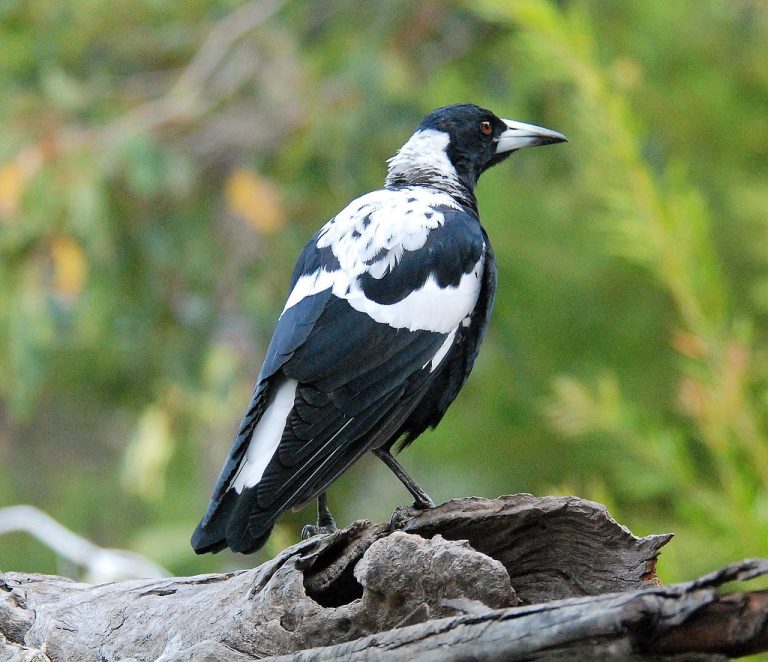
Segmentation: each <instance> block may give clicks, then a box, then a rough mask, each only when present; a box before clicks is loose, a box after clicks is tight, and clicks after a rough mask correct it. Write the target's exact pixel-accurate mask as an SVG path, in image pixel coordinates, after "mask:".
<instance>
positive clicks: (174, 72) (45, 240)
mask: <svg viewBox="0 0 768 662" xmlns="http://www.w3.org/2000/svg"><path fill="white" fill-rule="evenodd" d="M87 4H88V7H87V9H88V11H84V5H83V4H82V1H81V0H60V2H57V3H54V4H51V3H50V2H47V1H46V0H30V1H29V2H23V3H22V2H16V3H10V4H8V3H6V4H5V5H3V6H2V7H0V90H1V91H2V94H0V112H2V116H3V119H4V121H3V123H2V124H0V459H1V460H2V462H0V503H3V504H4V503H8V504H10V503H18V502H30V503H33V504H35V505H37V506H39V507H41V508H43V509H45V510H46V511H47V512H50V513H51V514H52V515H53V516H55V517H56V518H57V519H59V520H61V521H62V522H63V523H64V524H66V525H68V526H70V527H71V528H72V529H74V530H77V531H78V532H79V533H82V534H84V535H87V536H88V537H89V538H93V539H94V540H95V541H96V542H98V543H99V544H102V545H105V546H109V547H131V548H133V549H135V550H137V551H141V552H142V553H145V554H148V555H154V556H155V558H156V559H157V560H159V561H161V562H162V563H164V564H166V565H168V566H170V567H171V568H172V569H173V570H174V571H175V572H179V573H193V572H201V571H204V570H212V569H221V568H229V567H235V566H237V565H238V564H244V563H246V564H252V563H254V562H256V561H255V560H251V559H242V558H237V557H233V556H232V555H226V554H221V555H218V556H216V557H205V558H195V557H194V556H193V555H192V554H191V552H190V551H189V549H188V548H187V547H186V545H187V537H188V535H189V533H190V532H191V530H192V528H193V527H194V525H195V523H196V521H197V519H198V518H199V516H200V515H201V514H202V512H203V509H204V506H205V501H206V498H207V496H208V494H209V492H210V488H211V487H212V485H213V483H214V481H215V479H216V476H217V474H218V471H219V469H220V467H221V463H222V461H223V459H224V457H225V454H226V452H227V450H228V447H229V445H230V443H231V439H232V437H233V434H234V431H235V429H236V426H237V423H238V420H239V416H240V415H241V414H242V411H243V408H244V406H245V404H246V402H247V399H248V396H249V394H250V389H251V388H252V386H253V380H254V379H255V376H256V374H257V373H258V369H259V365H260V359H261V357H262V355H263V352H264V350H265V348H266V344H267V342H268V338H269V333H270V331H271V329H272V326H273V324H274V320H275V318H276V316H277V315H278V314H279V311H280V308H281V306H282V303H283V298H284V296H285V291H286V288H287V284H288V280H289V277H290V273H291V269H292V266H293V261H294V259H295V257H296V255H297V253H298V251H299V250H300V247H301V246H302V245H303V244H304V243H305V242H306V240H307V238H308V237H309V236H311V234H312V233H313V232H315V231H316V230H317V228H318V227H319V226H320V225H321V224H322V223H323V222H324V221H325V220H326V219H327V218H329V217H330V216H331V215H333V214H334V213H336V212H337V211H338V210H339V209H340V208H342V207H343V206H344V205H345V204H346V203H347V202H348V201H349V200H350V199H351V198H353V197H354V196H356V195H359V194H361V193H363V192H365V191H368V190H371V189H372V188H375V187H378V186H380V185H381V183H382V181H383V178H384V172H385V159H386V158H387V157H389V156H390V155H391V154H392V153H393V152H394V151H395V149H396V148H397V147H398V146H399V145H401V144H402V143H403V141H404V140H405V139H407V137H408V136H409V135H410V133H411V132H412V130H413V128H414V127H415V126H416V124H417V123H418V121H419V118H420V117H421V116H422V115H423V114H424V113H425V112H427V111H429V110H431V109H432V108H434V107H437V106H440V105H443V104H446V103H451V102H461V101H474V102H477V103H480V104H481V105H484V106H487V107H490V108H492V109H494V110H495V111H497V112H498V113H499V114H500V115H502V116H505V117H514V118H518V119H521V120H526V121H532V122H535V123H538V124H542V125H545V126H551V127H553V128H555V129H558V130H562V131H563V132H564V133H565V134H566V135H568V137H569V139H570V142H569V143H568V144H567V145H562V146H558V147H553V148H547V149H545V150H532V151H531V152H532V153H523V154H520V155H518V156H516V157H515V158H514V159H512V160H511V161H510V164H509V165H507V164H504V165H502V166H500V167H498V168H494V169H493V170H492V171H490V172H489V173H487V174H486V175H484V177H483V181H481V182H480V186H479V187H478V197H479V200H480V209H481V212H482V217H483V222H484V225H485V226H486V228H487V229H488V232H489V235H490V237H491V240H492V241H493V244H494V247H495V250H496V255H497V260H498V263H499V270H500V284H499V291H498V295H497V303H496V310H495V313H494V318H493V321H492V324H491V329H490V333H489V337H488V340H487V341H486V344H485V346H484V348H483V351H482V352H481V353H480V356H479V358H478V362H477V365H476V368H475V371H474V373H473V377H472V379H470V381H469V383H468V384H467V386H466V388H465V390H464V391H463V393H462V394H461V396H460V397H459V398H458V400H457V402H456V403H455V405H454V406H453V407H452V408H451V410H450V411H449V412H448V414H447V416H446V418H445V420H444V422H443V423H442V424H441V425H440V427H439V428H438V430H437V431H436V432H434V433H430V434H426V435H424V437H423V438H422V439H420V440H419V442H418V443H416V444H414V446H413V447H412V448H410V449H409V450H408V453H407V456H406V457H405V459H404V462H405V463H406V464H407V465H408V466H409V468H411V469H412V470H413V473H414V475H416V476H418V477H419V479H420V480H421V481H422V482H423V483H424V485H425V486H427V487H429V489H430V491H431V492H432V494H433V496H435V497H436V498H438V499H447V498H451V497H455V496H461V495H464V494H467V493H474V494H483V495H487V496H494V495H496V494H498V493H501V492H513V491H533V492H538V493H543V492H546V491H549V490H553V489H554V490H567V491H575V492H578V493H580V494H581V495H582V496H586V497H592V498H595V499H598V500H600V501H603V502H605V503H607V504H608V505H609V507H610V508H611V509H612V510H613V512H614V514H615V515H616V516H617V517H618V518H619V519H620V520H621V521H623V522H625V523H626V524H627V525H629V526H630V527H631V528H632V529H633V530H636V532H638V533H640V534H644V533H650V532H661V531H665V530H674V531H676V532H677V533H678V536H677V538H676V539H675V541H674V542H673V543H672V544H671V545H670V546H668V548H667V550H666V551H665V553H664V555H663V558H662V562H661V565H660V571H661V573H662V575H663V576H664V577H665V579H668V580H675V579H683V578H685V577H690V576H692V575H694V574H697V573H702V572H706V571H708V570H710V569H711V568H712V567H713V566H715V565H717V564H721V563H724V562H727V561H730V560H733V559H734V558H736V557H740V556H745V555H750V556H761V555H762V556H765V555H768V547H767V546H766V545H767V543H766V541H768V505H767V504H768V438H767V436H768V431H767V430H768V427H767V426H768V353H766V349H765V348H766V339H767V338H768V333H766V332H767V331H768V314H767V313H768V294H767V293H768V285H766V283H768V251H767V250H766V248H765V246H766V241H765V237H766V235H767V234H768V217H766V214H765V209H766V208H768V187H767V186H766V184H765V181H764V179H765V177H764V173H765V172H766V170H767V169H768V138H767V137H768V130H767V129H766V126H768V125H767V124H766V122H767V120H766V118H768V77H767V76H766V68H765V66H763V65H764V62H765V43H766V41H768V10H766V8H765V7H764V6H763V5H762V4H761V3H754V2H726V1H725V0H706V1H705V2H694V0H683V1H681V2H678V3H669V2H666V1H664V0H649V1H648V2H644V3H626V2H624V3H622V2H619V3H602V4H596V3H589V2H584V1H582V0H567V1H565V2H554V1H551V0H518V1H516V2H505V1H501V0H475V1H473V2H467V1H466V0H451V1H449V2H438V1H437V0H428V1H427V2H422V3H418V4H416V3H408V2H400V1H397V2H391V3H378V2H374V1H373V0H366V1H364V2H361V3H355V4H350V3H339V2H336V1H333V0H328V1H325V0H323V1H320V2H315V3H291V2H280V1H277V0H273V1H271V2H270V1H258V0H254V1H251V2H243V3H237V2H234V3H233V2H232V1H231V0H193V1H191V2H187V3H183V4H176V5H171V4H168V3H157V2H149V3H148V2H143V1H136V2H129V3H126V4H124V5H120V6H119V7H118V8H114V7H111V6H110V7H106V5H105V6H104V7H102V6H101V5H100V4H99V3H87ZM116 11H117V14H115V12H116ZM691 17H695V19H696V20H690V18H691ZM117 26H119V29H118V27H117ZM330 495H331V496H330V498H331V503H332V505H333V507H334V509H335V511H334V512H335V514H336V515H337V519H338V520H339V521H340V522H346V521H349V520H351V519H354V518H358V517H369V518H375V517H379V518H386V517H389V514H390V512H391V510H392V509H393V508H394V506H396V505H398V504H399V503H401V502H402V501H403V500H404V499H405V495H404V494H403V493H402V491H401V489H400V487H399V486H398V485H397V483H396V481H394V480H391V479H390V478H389V477H387V476H386V475H385V474H384V472H383V470H382V469H381V467H380V466H378V463H375V462H370V463H368V462H366V461H365V460H362V461H361V462H360V463H358V464H357V465H356V466H355V467H353V469H352V470H351V471H350V473H349V475H347V476H345V477H344V478H342V479H341V480H340V481H339V482H338V483H337V484H336V485H335V486H334V487H333V488H332V490H331V492H330ZM313 516H314V515H313V513H312V512H311V509H309V508H308V509H307V510H306V511H304V512H302V513H298V514H286V515H285V516H284V517H283V518H281V520H280V522H279V523H278V526H277V528H276V530H275V534H274V535H273V536H272V538H271V540H270V542H269V544H268V546H267V548H266V550H265V551H264V552H262V554H273V553H276V552H277V551H279V549H280V548H281V547H283V546H284V545H286V544H288V543H289V542H290V541H292V540H294V539H295V537H296V535H297V533H298V530H299V529H300V526H301V524H303V523H304V522H305V521H306V520H307V519H311V518H312V517H313ZM116 522H119V523H120V524H119V526H117V525H116ZM3 545H4V541H3V540H2V539H0V557H2V559H3V564H4V566H7V567H14V568H16V569H29V570H47V571H54V570H55V568H54V567H53V566H51V565H48V566H46V565H45V563H50V561H49V560H46V559H42V560H41V561H40V562H39V564H37V565H33V566H31V567H26V566H25V565H24V564H25V563H27V562H28V561H29V563H30V564H32V559H38V558H40V555H39V554H38V553H36V552H35V548H33V547H32V546H31V544H30V545H27V546H24V545H19V546H17V547H14V548H13V549H6V548H4V547H3ZM185 550H186V551H185Z"/></svg>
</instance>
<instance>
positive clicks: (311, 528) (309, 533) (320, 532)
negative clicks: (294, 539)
mask: <svg viewBox="0 0 768 662" xmlns="http://www.w3.org/2000/svg"><path fill="white" fill-rule="evenodd" d="M338 530H339V527H338V526H336V522H334V521H331V522H330V524H324V525H321V524H320V523H319V522H318V523H317V524H305V525H304V528H303V529H302V530H301V539H302V540H307V539H308V538H314V537H315V536H325V535H328V534H329V533H334V532H336V531H338Z"/></svg>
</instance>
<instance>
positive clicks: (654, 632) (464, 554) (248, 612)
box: [0, 494, 768, 662]
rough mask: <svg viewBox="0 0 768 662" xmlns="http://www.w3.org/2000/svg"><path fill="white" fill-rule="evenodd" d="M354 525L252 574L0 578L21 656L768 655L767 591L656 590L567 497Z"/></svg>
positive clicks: (754, 569) (4, 629)
mask: <svg viewBox="0 0 768 662" xmlns="http://www.w3.org/2000/svg"><path fill="white" fill-rule="evenodd" d="M410 515H412V514H411V513H407V512H402V513H400V517H398V518H396V519H397V521H398V528H399V530H395V531H393V530H391V528H390V525H388V524H372V523H370V522H356V523H355V524H353V525H352V526H350V527H349V528H347V529H344V530H342V531H339V532H337V533H335V534H333V535H330V536H324V537H318V538H313V539H310V540H306V541H303V542H301V543H298V544H297V545H294V546H292V547H290V548H288V549H286V550H285V551H283V552H282V553H281V554H279V555H278V556H277V557H275V558H274V559H272V560H271V561H268V562H267V563H264V564H263V565H261V566H259V567H258V568H254V569H252V570H247V571H241V572H235V573H228V574H221V575H200V576H197V577H179V578H171V579H162V580H133V581H127V582H119V583H112V584H102V585H99V586H91V585H86V584H78V583H75V582H72V581H69V580H67V579H64V578H61V577H51V576H42V575H22V574H17V573H6V574H0V658H2V659H5V658H3V657H2V656H3V654H5V657H6V658H8V659H12V660H24V661H28V660H35V661H36V662H37V661H38V660H39V661H45V660H53V661H57V660H71V659H77V660H84V661H87V660H107V661H112V660H123V661H136V662H144V661H147V660H156V659H160V660H164V661H170V660H175V661H181V660H190V661H191V660H235V661H237V660H252V659H256V658H259V657H268V656H279V655H283V656H286V655H287V656H288V657H284V658H281V659H295V660H331V659H340V658H341V659H347V658H350V659H393V660H394V659H408V658H411V659H412V658H419V659H441V660H442V659H456V660H459V659H468V658H472V659H488V660H491V659H515V658H523V657H524V658H525V659H579V658H581V659H600V657H610V656H615V655H617V654H618V655H621V656H623V657H627V658H629V659H631V658H632V656H634V657H636V658H637V659H667V657H665V656H679V655H688V654H692V653H702V654H706V655H707V657H705V658H693V657H690V655H688V657H685V658H682V657H675V659H717V658H716V657H712V655H715V654H725V655H738V654H744V653H747V652H753V651H756V650H762V649H766V648H768V636H767V635H766V632H768V629H767V627H766V622H768V610H767V609H766V607H767V605H768V593H766V592H759V591H757V592H752V593H740V594H735V595H731V596H725V597H721V596H720V595H719V594H718V592H717V591H716V587H717V586H718V585H719V584H720V583H722V582H724V581H731V580H733V579H735V578H739V579H749V578H751V577H753V576H756V575H758V574H761V573H764V572H766V571H768V562H754V561H753V562H743V563H742V564H737V565H735V566H732V567H729V568H726V569H724V570H723V571H721V572H720V573H715V574H713V575H711V576H709V577H706V578H702V579H701V580H698V581H697V582H691V583H688V584H683V585H678V586H671V587H662V586H660V584H659V582H658V580H657V578H656V575H655V572H654V570H655V562H656V558H657V556H658V554H659V549H660V548H661V547H662V546H663V545H664V544H665V543H666V542H667V541H668V540H669V538H670V537H671V536H670V535H668V534H667V535H659V536H648V537H646V538H637V537H635V536H633V535H632V534H631V533H630V532H629V530H627V529H626V528H624V527H622V526H620V525H618V524H617V523H616V522H615V521H614V520H613V519H612V518H611V517H610V516H609V515H608V513H607V512H606V510H605V508H604V507H603V506H600V505H599V504H595V503H592V502H589V501H584V500H581V499H577V498H573V497H565V498H555V497H544V498H535V497H532V496H530V495H526V494H522V495H513V496H507V497H501V498H499V499H496V500H486V499H475V498H469V499H460V500H456V501H451V502H449V503H446V504H443V505H442V506H439V507H437V508H435V509H434V510H430V511H426V512H421V513H416V514H413V516H412V517H411V516H410Z"/></svg>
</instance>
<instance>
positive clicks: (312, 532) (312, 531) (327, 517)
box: [301, 492, 338, 540]
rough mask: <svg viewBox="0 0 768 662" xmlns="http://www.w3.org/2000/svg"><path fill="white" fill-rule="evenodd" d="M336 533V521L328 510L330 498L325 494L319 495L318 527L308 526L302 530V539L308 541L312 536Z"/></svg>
mask: <svg viewBox="0 0 768 662" xmlns="http://www.w3.org/2000/svg"><path fill="white" fill-rule="evenodd" d="M334 531H338V527H337V526H336V520H335V519H333V515H331V511H330V510H328V497H326V496H325V492H321V493H320V494H318V495H317V525H316V526H315V525H313V524H307V525H306V526H305V527H304V528H303V529H302V530H301V539H302V540H306V539H307V538H311V537H312V536H317V535H320V534H322V533H333V532H334Z"/></svg>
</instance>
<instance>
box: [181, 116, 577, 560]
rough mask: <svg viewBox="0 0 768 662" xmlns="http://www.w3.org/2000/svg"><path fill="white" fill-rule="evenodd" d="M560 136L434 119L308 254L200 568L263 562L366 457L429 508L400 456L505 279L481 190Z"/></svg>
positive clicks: (444, 399) (457, 385) (488, 122)
mask: <svg viewBox="0 0 768 662" xmlns="http://www.w3.org/2000/svg"><path fill="white" fill-rule="evenodd" d="M565 140H566V138H565V136H563V135H562V134H561V133H558V132H556V131H551V130H549V129H544V128H542V127H539V126H534V125H532V124H525V123H523V122H515V121H511V120H503V119H499V118H498V117H496V115H494V114H493V113H492V112H490V111H488V110H485V109H483V108H479V107H478V106H475V105H471V104H461V105H453V106H446V107H444V108H439V109H438V110H435V111H434V112H432V113H430V114H429V115H427V116H426V117H425V118H424V120H423V121H422V122H421V124H420V125H419V127H418V129H417V130H416V132H415V133H414V134H413V136H411V138H410V139H409V140H408V142H406V143H405V145H403V146H402V147H401V148H400V150H399V151H398V152H397V154H396V155H395V156H394V157H392V158H391V159H390V160H389V170H388V174H387V179H386V183H385V186H384V188H383V189H381V190H378V191H373V192H372V193H368V194H366V195H364V196H362V197H360V198H358V199H357V200H354V201H353V202H351V203H350V204H349V205H348V206H347V207H346V208H345V209H343V210H342V211H341V212H339V213H338V214H337V215H336V216H335V217H334V218H332V219H331V220H330V221H328V222H327V223H326V224H325V225H324V226H323V227H322V228H321V229H320V231H319V232H318V233H317V234H315V236H314V237H312V239H310V241H309V243H308V244H307V245H306V246H305V247H304V250H303V251H302V252H301V255H300V256H299V259H298V262H297V264H296V267H295V269H294V271H293V277H292V278H291V285H290V293H289V295H288V300H287V301H286V304H285V307H284V308H283V312H282V314H281V315H280V318H279V321H278V323H277V328H276V329H275V332H274V335H273V337H272V340H271V342H270V345H269V348H268V350H267V355H266V358H265V359H264V365H263V366H262V368H261V372H260V373H259V377H258V380H257V382H256V387H255V389H254V392H253V396H252V398H251V401H250V403H249V405H248V408H247V410H246V413H245V417H244V418H243V420H242V422H241V423H240V428H239V430H238V432H237V437H236V438H235V441H234V444H233V446H232V450H231V451H230V454H229V457H228V458H227V461H226V463H225V465H224V468H223V470H222V472H221V475H220V476H219V479H218V482H217V483H216V486H215V488H214V491H213V496H212V498H211V501H210V504H209V506H208V510H207V512H206V514H205V516H204V517H203V519H202V521H201V522H200V524H199V525H198V527H197V529H196V530H195V532H194V534H193V536H192V547H193V548H194V549H195V551H196V552H197V553H198V554H202V553H205V552H216V551H219V550H222V549H224V548H225V547H230V548H231V549H232V550H233V551H236V552H243V553H248V552H253V551H255V550H257V549H258V548H259V547H261V546H262V545H263V544H264V543H265V542H266V540H267V538H268V537H269V534H270V532H271V530H272V527H273V526H274V524H275V521H276V520H277V518H278V517H279V516H280V514H281V513H283V512H284V511H286V510H288V509H289V508H294V509H297V508H299V507H301V506H303V505H304V504H306V503H308V502H310V501H311V500H312V499H314V498H317V499H318V523H317V527H307V528H309V529H310V530H311V532H327V531H331V530H333V529H335V522H334V521H333V518H332V517H331V514H330V512H329V511H328V507H327V504H326V499H325V491H326V490H327V489H328V486H329V485H330V484H331V483H332V482H333V481H334V480H336V479H337V478H338V477H339V476H341V474H342V473H344V471H346V470H347V469H348V468H349V466H350V465H351V464H352V463H353V462H355V460H357V459H358V458H360V457H361V456H362V455H363V454H365V453H366V452H368V451H371V452H373V453H374V454H375V455H377V456H378V457H379V458H381V459H382V460H383V461H384V463H385V464H386V465H387V466H388V467H389V468H390V469H391V470H392V471H393V472H394V473H395V475H396V476H397V477H398V478H399V479H400V480H401V481H402V482H403V484H404V485H405V487H406V488H408V490H409V491H410V492H411V494H412V495H413V497H414V499H415V502H414V507H415V508H429V507H432V506H433V505H434V504H433V502H432V499H430V497H429V495H428V494H427V493H426V492H424V490H422V489H421V488H420V487H419V486H418V485H417V484H416V483H415V482H414V481H413V479H411V478H410V477H409V476H408V474H407V473H406V472H405V470H404V469H403V468H402V466H401V465H400V464H399V462H398V461H397V460H396V459H395V458H394V457H393V456H392V454H391V451H392V447H393V445H394V444H395V443H396V442H398V441H399V442H400V444H401V448H402V447H405V446H407V445H408V444H410V443H411V442H412V441H413V440H414V439H416V437H418V436H419V435H420V434H421V433H422V432H423V431H424V430H426V429H427V428H428V427H434V426H436V425H437V424H438V423H439V422H440V419H442V417H443V415H444V414H445V411H446V409H447V408H448V406H449V405H450V404H451V402H453V400H454V398H455V397H456V395H457V394H458V392H459V390H460V389H461V387H462V385H463V384H464V382H465V381H466V379H467V377H468V375H469V372H470V370H471V369H472V365H473V363H474V361H475V357H476V356H477V352H478V349H479V347H480V343H481V342H482V340H483V337H484V336H485V332H486V329H487V328H488V321H489V317H490V314H491V308H492V307H493V299H494V290H495V287H496V265H495V262H494V256H493V250H492V249H491V244H490V242H489V241H488V236H487V235H486V233H485V230H484V229H483V227H482V226H481V225H480V218H479V216H478V210H477V199H476V198H475V194H474V188H475V185H476V184H477V180H478V177H480V175H481V174H482V173H483V172H484V171H485V170H487V169H488V168H489V167H491V166H493V165H495V164H497V163H499V162H501V161H503V160H504V159H505V158H507V157H508V156H509V155H510V154H511V153H512V152H514V151H516V150H518V149H520V148H522V147H535V146H537V145H549V144H552V143H558V142H563V141H565Z"/></svg>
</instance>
